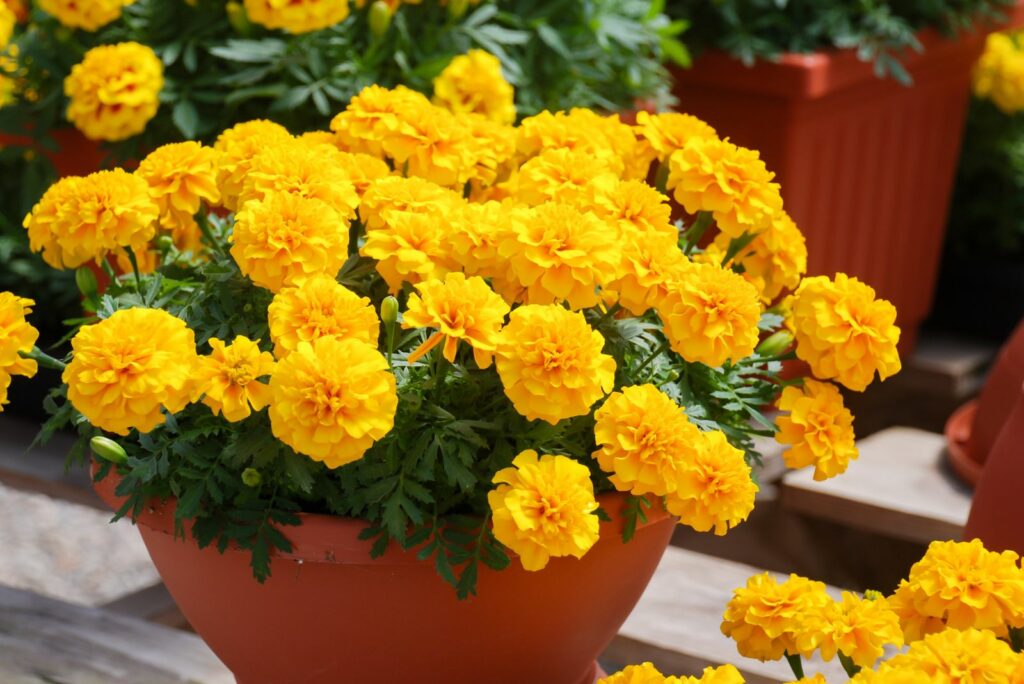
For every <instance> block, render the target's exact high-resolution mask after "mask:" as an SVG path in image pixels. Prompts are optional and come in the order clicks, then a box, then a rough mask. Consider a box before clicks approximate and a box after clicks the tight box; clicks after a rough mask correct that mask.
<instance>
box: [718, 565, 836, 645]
mask: <svg viewBox="0 0 1024 684" xmlns="http://www.w3.org/2000/svg"><path fill="white" fill-rule="evenodd" d="M831 603H832V599H831V598H830V597H829V595H828V594H827V593H826V591H825V585H824V583H822V582H815V581H812V580H809V579H806V578H804V577H800V576H798V575H790V576H789V579H787V580H786V581H784V582H781V583H780V582H779V581H778V580H776V579H775V578H774V577H772V575H770V574H769V573H767V572H765V573H761V574H760V575H754V576H753V577H751V578H750V579H749V580H747V585H746V587H741V588H739V589H736V590H735V591H734V592H733V597H732V599H731V600H730V601H729V603H728V604H727V605H726V607H725V614H724V615H723V616H722V620H723V621H722V633H723V634H725V635H726V636H727V637H731V638H732V639H733V641H735V642H736V649H737V650H738V651H739V652H740V655H743V656H745V657H747V658H756V659H758V660H762V661H763V660H779V659H781V658H782V657H783V656H784V655H786V654H787V653H788V654H790V655H797V654H800V655H803V656H810V654H811V653H813V652H814V650H815V649H816V648H817V646H818V644H819V643H820V641H821V639H822V637H823V635H821V634H820V633H819V634H817V635H815V634H814V633H813V632H812V631H811V629H810V627H811V626H812V625H810V624H808V620H809V618H811V617H813V616H818V615H821V614H822V613H823V612H824V611H825V610H827V609H828V606H829V605H830V604H831Z"/></svg>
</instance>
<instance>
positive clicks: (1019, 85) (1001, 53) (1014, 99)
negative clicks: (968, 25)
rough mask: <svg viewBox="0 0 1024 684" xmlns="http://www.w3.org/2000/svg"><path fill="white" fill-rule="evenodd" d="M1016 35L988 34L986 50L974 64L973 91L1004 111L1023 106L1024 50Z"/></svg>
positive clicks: (1018, 109)
mask: <svg viewBox="0 0 1024 684" xmlns="http://www.w3.org/2000/svg"><path fill="white" fill-rule="evenodd" d="M1019 40H1020V38H1019V37H1018V35H1017V34H1008V33H990V34H989V36H988V38H987V39H986V40H985V52H984V53H983V54H982V55H981V59H979V60H978V62H977V64H975V65H974V74H973V87H974V94H975V95H976V96H978V97H981V98H987V99H989V100H992V102H993V103H994V104H995V105H996V106H997V107H999V109H1001V110H1002V111H1003V112H1004V113H1006V114H1014V113H1016V112H1019V111H1020V110H1021V109H1024V50H1021V47H1020V45H1019V44H1018V41H1019Z"/></svg>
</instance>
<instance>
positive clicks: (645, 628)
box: [601, 546, 848, 684]
mask: <svg viewBox="0 0 1024 684" xmlns="http://www.w3.org/2000/svg"><path fill="white" fill-rule="evenodd" d="M759 572H761V571H760V570H758V569H757V568H754V567H751V566H749V565H743V564H741V563H733V562H731V561H725V560H721V559H718V558H713V557H711V556H705V555H704V554H700V553H694V552H692V551H686V550H684V549H680V548H676V547H672V546H670V547H669V548H668V549H667V550H666V551H665V555H664V556H663V557H662V559H661V563H660V564H659V565H658V569H657V571H656V572H655V573H654V577H653V579H652V580H651V583H650V584H649V585H648V587H647V590H646V591H645V592H644V595H643V597H642V598H641V599H640V602H639V603H638V604H637V606H636V608H635V609H634V610H633V612H632V614H631V615H630V616H629V619H627V620H626V624H624V625H623V626H622V629H621V630H619V634H618V636H616V637H615V639H614V640H613V641H612V643H611V645H610V646H609V647H608V649H607V650H606V651H605V653H604V655H603V656H602V658H601V659H602V661H604V662H609V663H616V664H633V663H640V662H645V661H650V662H652V663H654V664H655V665H656V666H657V667H658V668H659V669H660V670H661V671H662V672H664V673H665V674H673V675H699V674H700V673H701V671H702V670H703V669H704V668H705V667H707V666H709V665H721V664H723V663H732V664H733V665H735V666H736V667H737V668H739V670H740V672H742V673H743V675H744V678H745V679H746V681H747V682H748V684H777V683H778V682H789V681H792V680H793V679H794V677H793V673H792V672H791V671H790V669H789V666H788V665H787V664H786V663H785V662H766V663H762V662H760V661H757V660H752V659H750V658H744V657H743V656H741V655H740V654H739V653H738V652H737V651H736V644H735V642H733V641H732V640H731V639H729V638H728V637H726V636H725V635H723V634H722V632H721V629H720V627H721V623H722V613H723V611H724V610H725V605H726V603H728V601H729V599H730V598H732V592H733V590H734V589H736V588H737V587H741V586H743V585H745V584H746V583H747V579H748V578H750V577H751V576H752V575H756V574H758V573H759ZM777 576H779V577H782V575H777ZM837 595H838V594H837ZM805 665H806V666H807V674H808V675H811V674H813V673H814V672H816V671H820V672H821V673H822V674H824V675H825V676H826V677H827V678H829V681H837V682H838V681H845V680H846V679H848V677H846V676H845V674H844V673H843V671H842V667H841V666H840V665H839V663H838V661H836V660H833V661H832V662H831V663H823V662H821V661H820V660H815V661H814V662H811V663H805Z"/></svg>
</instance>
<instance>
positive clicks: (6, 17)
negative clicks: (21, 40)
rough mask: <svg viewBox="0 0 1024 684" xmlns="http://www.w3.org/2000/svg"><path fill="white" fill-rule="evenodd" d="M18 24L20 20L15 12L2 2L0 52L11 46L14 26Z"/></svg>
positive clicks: (0, 6)
mask: <svg viewBox="0 0 1024 684" xmlns="http://www.w3.org/2000/svg"><path fill="white" fill-rule="evenodd" d="M17 23H18V18H17V17H16V16H14V10H12V9H11V8H10V7H8V6H7V5H6V4H5V3H3V2H0V52H2V51H3V50H4V49H5V48H6V47H7V46H8V44H10V42H11V36H13V35H14V25H15V24H17Z"/></svg>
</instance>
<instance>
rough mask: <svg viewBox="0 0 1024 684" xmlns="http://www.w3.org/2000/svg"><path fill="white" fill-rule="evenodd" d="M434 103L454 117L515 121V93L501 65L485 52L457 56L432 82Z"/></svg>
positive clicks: (501, 121) (476, 51) (474, 51)
mask: <svg viewBox="0 0 1024 684" xmlns="http://www.w3.org/2000/svg"><path fill="white" fill-rule="evenodd" d="M434 103H435V104H438V105H441V106H442V107H447V108H448V109H449V110H450V111H452V112H454V113H455V114H465V113H474V114H482V115H483V116H486V117H487V118H488V119H490V120H492V121H496V122H498V123H503V124H510V123H512V122H514V121H515V120H516V105H515V93H514V91H513V90H512V86H511V85H510V84H509V82H508V81H506V80H505V77H504V75H502V73H501V62H500V61H498V58H497V57H495V56H494V55H492V54H490V53H489V52H487V51H485V50H470V51H469V52H467V53H466V54H464V55H458V56H457V57H455V58H454V59H452V61H451V62H449V63H448V66H446V67H445V68H444V71H442V72H441V73H440V74H439V75H438V76H437V77H436V78H435V79H434Z"/></svg>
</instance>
